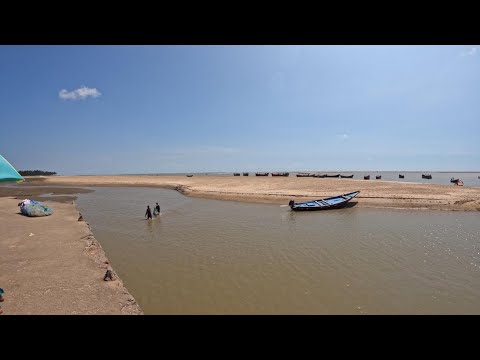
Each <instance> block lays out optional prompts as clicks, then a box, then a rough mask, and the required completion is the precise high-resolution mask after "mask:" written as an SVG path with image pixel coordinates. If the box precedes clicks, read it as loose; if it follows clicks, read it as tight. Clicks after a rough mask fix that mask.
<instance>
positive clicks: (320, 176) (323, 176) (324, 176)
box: [312, 174, 327, 179]
mask: <svg viewBox="0 0 480 360" xmlns="http://www.w3.org/2000/svg"><path fill="white" fill-rule="evenodd" d="M312 176H313V177H314V178H321V179H322V178H326V177H327V175H320V174H314V175H312Z"/></svg>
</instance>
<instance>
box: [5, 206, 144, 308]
mask: <svg viewBox="0 0 480 360" xmlns="http://www.w3.org/2000/svg"><path fill="white" fill-rule="evenodd" d="M17 204H18V200H17V199H12V198H8V197H0V219H1V221H0V254H1V259H2V261H1V262H0V287H2V288H3V289H4V290H5V301H4V302H3V303H2V304H1V305H2V308H3V311H4V315H3V316H5V315H13V314H24V315H28V314H65V315H67V314H132V315H133V314H142V310H141V309H140V307H139V305H138V304H137V302H136V301H135V299H134V298H133V296H132V295H131V294H130V293H129V292H128V290H127V289H126V288H125V286H124V285H123V283H122V281H121V279H120V278H118V277H116V279H115V280H114V281H104V280H103V277H104V275H105V273H106V271H107V270H114V269H112V268H111V266H110V263H109V261H108V259H107V258H106V256H105V253H104V251H103V249H102V247H101V245H100V244H99V243H98V242H97V240H96V239H95V238H94V236H93V234H92V232H91V230H90V227H89V226H88V224H87V223H86V222H85V221H79V220H78V219H79V212H78V210H77V208H76V206H75V205H74V204H72V203H59V202H49V201H48V202H45V204H46V205H47V206H51V207H52V208H53V209H54V213H53V215H51V216H46V217H34V218H29V217H26V216H23V215H21V214H20V212H19V208H18V206H17Z"/></svg>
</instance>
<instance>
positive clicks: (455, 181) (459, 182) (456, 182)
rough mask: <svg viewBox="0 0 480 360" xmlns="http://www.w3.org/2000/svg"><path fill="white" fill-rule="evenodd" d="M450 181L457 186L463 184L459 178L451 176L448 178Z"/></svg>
mask: <svg viewBox="0 0 480 360" xmlns="http://www.w3.org/2000/svg"><path fill="white" fill-rule="evenodd" d="M450 182H451V183H454V184H455V185H457V186H463V181H462V180H460V179H454V178H451V179H450Z"/></svg>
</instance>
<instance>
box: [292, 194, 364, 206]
mask: <svg viewBox="0 0 480 360" xmlns="http://www.w3.org/2000/svg"><path fill="white" fill-rule="evenodd" d="M359 193H360V191H354V192H351V193H348V194H343V195H338V196H333V197H330V198H325V199H318V200H312V201H307V202H302V203H295V202H293V200H292V201H290V203H289V205H290V208H291V209H292V210H293V211H318V210H329V209H339V208H342V207H344V206H345V205H346V204H347V203H348V202H349V201H350V200H352V199H353V198H354V197H355V196H357V195H358V194H359Z"/></svg>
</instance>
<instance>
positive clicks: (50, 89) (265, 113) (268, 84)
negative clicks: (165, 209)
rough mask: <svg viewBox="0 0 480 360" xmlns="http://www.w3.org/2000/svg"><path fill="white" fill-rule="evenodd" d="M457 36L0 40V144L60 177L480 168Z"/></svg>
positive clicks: (472, 69) (476, 66) (15, 158)
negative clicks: (349, 41) (235, 42)
mask: <svg viewBox="0 0 480 360" xmlns="http://www.w3.org/2000/svg"><path fill="white" fill-rule="evenodd" d="M479 50H480V48H479V46H477V45H471V46H466V45H456V46H398V45H394V46H361V45H356V46H198V45H197V46H0V123H1V128H0V154H2V155H3V156H4V157H5V158H6V159H7V160H9V162H10V163H12V165H13V166H14V167H15V168H16V169H17V170H27V169H29V170H34V169H40V170H48V171H56V172H57V173H59V174H63V175H76V174H115V173H162V172H216V171H225V172H230V171H281V170H288V171H295V170H318V171H342V170H353V171H354V170H372V171H375V170H377V171H382V170H383V171H387V170H406V171H408V170H410V171H415V170H418V171H423V170H425V171H442V170H444V171H448V170H451V171H462V170H463V171H469V170H474V171H478V170H480V54H479Z"/></svg>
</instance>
